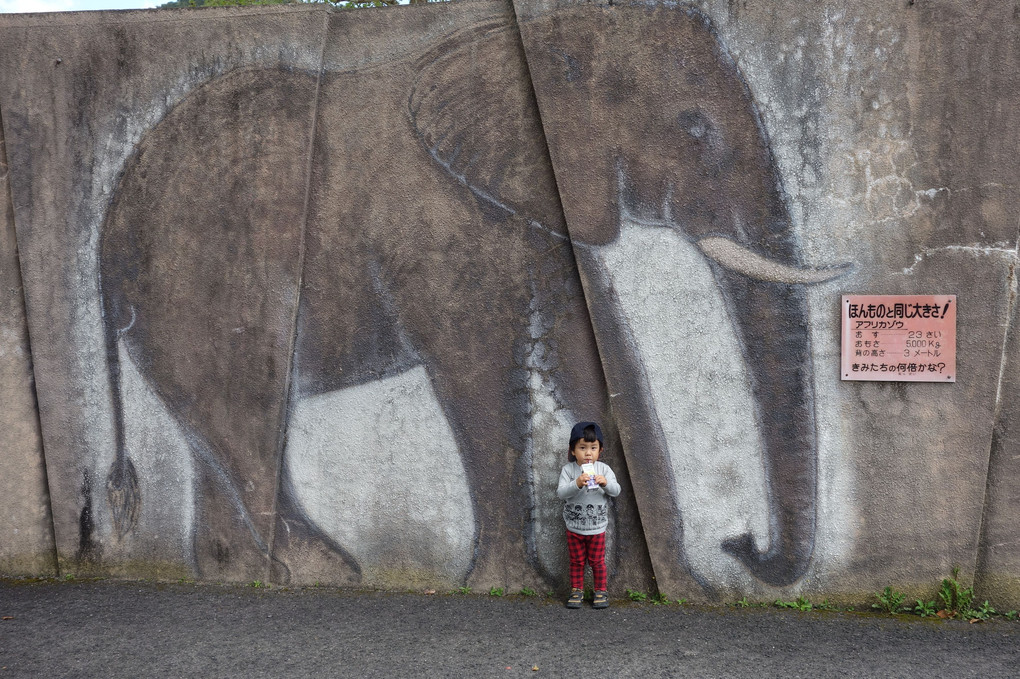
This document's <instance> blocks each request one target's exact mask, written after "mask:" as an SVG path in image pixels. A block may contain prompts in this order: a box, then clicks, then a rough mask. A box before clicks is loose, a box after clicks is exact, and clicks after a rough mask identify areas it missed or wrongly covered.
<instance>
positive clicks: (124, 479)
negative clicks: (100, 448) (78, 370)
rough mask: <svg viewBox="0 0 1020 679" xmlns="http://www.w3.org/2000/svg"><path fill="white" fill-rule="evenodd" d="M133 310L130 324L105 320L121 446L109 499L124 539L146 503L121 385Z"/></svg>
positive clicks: (110, 476)
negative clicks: (123, 344)
mask: <svg viewBox="0 0 1020 679" xmlns="http://www.w3.org/2000/svg"><path fill="white" fill-rule="evenodd" d="M130 309H131V315H130V319H129V320H128V322H127V323H126V324H124V325H122V326H121V324H120V323H118V319H117V318H116V314H110V313H108V314H106V315H105V318H104V323H103V325H104V331H105V332H104V334H105V340H106V363H107V368H108V374H109V376H110V396H111V399H112V406H113V420H114V435H115V440H116V446H117V449H116V455H115V456H114V460H113V464H112V465H111V466H110V471H109V473H108V474H107V476H106V501H107V504H109V506H110V513H111V514H112V516H113V527H114V531H115V533H116V535H117V538H118V539H122V538H123V537H124V536H125V535H127V534H128V533H129V532H131V530H132V529H133V528H134V527H135V525H136V524H137V523H138V514H139V509H140V507H141V503H142V502H141V493H140V492H139V489H138V473H137V472H136V471H135V465H134V463H133V462H131V458H130V457H129V456H128V454H127V450H126V447H125V441H124V439H125V436H124V392H123V388H122V384H121V366H120V338H121V337H122V336H123V335H124V334H125V333H127V332H128V331H130V330H131V328H132V327H133V326H134V324H135V320H136V318H135V310H134V307H131V308H130ZM117 326H120V327H117Z"/></svg>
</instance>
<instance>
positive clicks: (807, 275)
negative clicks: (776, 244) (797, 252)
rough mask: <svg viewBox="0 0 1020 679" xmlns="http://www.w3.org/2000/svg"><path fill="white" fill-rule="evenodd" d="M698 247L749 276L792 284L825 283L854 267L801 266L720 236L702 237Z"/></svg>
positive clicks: (844, 265) (718, 261)
mask: <svg viewBox="0 0 1020 679" xmlns="http://www.w3.org/2000/svg"><path fill="white" fill-rule="evenodd" d="M698 247H699V248H701V251H702V252H703V253H704V254H705V256H706V257H708V258H709V259H711V260H712V261H713V262H715V263H716V264H718V265H719V266H721V267H723V268H726V269H729V270H730V271H735V272H736V273H739V274H742V275H744V276H747V277H748V278H754V279H756V280H761V281H769V282H772V283H788V284H792V285H811V284H813V283H823V282H825V281H829V280H832V279H833V278H837V277H839V276H842V275H843V274H845V273H847V272H848V271H850V269H852V268H853V265H852V264H842V265H840V266H837V267H832V268H827V269H798V268H797V267H794V266H790V265H789V264H781V263H779V262H775V261H773V260H771V259H768V258H766V257H762V256H761V255H759V254H757V253H755V252H752V251H751V250H749V249H748V248H746V247H744V246H743V245H740V244H739V243H735V242H733V241H732V240H730V239H729V238H723V237H721V236H710V237H708V238H702V239H701V240H699V241H698Z"/></svg>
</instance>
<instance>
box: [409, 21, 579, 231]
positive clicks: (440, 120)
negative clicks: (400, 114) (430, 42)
mask: <svg viewBox="0 0 1020 679" xmlns="http://www.w3.org/2000/svg"><path fill="white" fill-rule="evenodd" d="M408 107H409V113H410V118H411V123H412V125H413V126H414V129H415V131H416V132H417V134H418V137H419V139H420V141H421V143H422V145H423V146H424V147H425V149H426V151H427V152H428V153H429V155H430V156H432V158H433V160H434V161H435V162H436V163H437V164H438V165H439V166H440V167H442V168H443V169H444V170H445V171H446V172H448V173H449V174H450V175H451V176H453V177H454V178H455V179H457V180H458V181H460V182H462V183H464V184H465V185H466V186H467V187H468V188H469V189H470V190H471V191H472V193H474V194H475V195H476V196H477V197H478V198H479V199H481V200H484V201H486V202H488V203H489V204H491V205H494V206H496V207H498V208H500V209H503V210H506V211H507V212H510V213H514V214H519V215H521V216H523V217H525V218H527V219H529V220H531V221H532V222H536V223H537V224H538V225H539V226H541V227H542V228H544V229H546V230H548V231H551V232H553V233H555V234H557V235H560V236H563V237H566V235H567V230H566V224H565V223H564V219H563V209H562V207H561V206H560V201H559V194H558V192H557V190H556V180H555V177H554V176H553V170H552V165H551V163H550V161H549V154H548V149H547V147H546V142H545V135H544V134H543V132H542V124H541V121H540V119H539V116H538V106H537V104H536V102H535V95H534V92H533V91H532V89H531V80H530V77H529V75H528V68H527V64H526V62H525V60H524V51H523V49H522V47H521V40H520V33H519V32H518V30H517V27H516V25H514V24H507V23H506V22H497V23H490V24H485V25H482V26H477V27H473V28H471V29H468V30H466V31H462V32H460V33H456V34H454V35H453V36H452V37H450V38H449V39H448V40H446V41H444V42H443V44H442V45H440V46H439V47H437V48H436V49H434V50H432V51H430V52H428V53H426V54H425V55H423V56H422V58H421V60H420V61H419V64H418V72H417V76H416V78H415V80H414V84H413V87H412V89H411V96H410V97H409V99H408Z"/></svg>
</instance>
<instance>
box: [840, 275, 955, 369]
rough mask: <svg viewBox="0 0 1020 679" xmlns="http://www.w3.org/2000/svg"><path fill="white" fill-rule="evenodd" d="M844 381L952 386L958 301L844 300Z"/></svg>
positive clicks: (910, 298) (861, 297)
mask: <svg viewBox="0 0 1020 679" xmlns="http://www.w3.org/2000/svg"><path fill="white" fill-rule="evenodd" d="M842 344H843V351H842V356H843V360H842V366H841V368H842V369H841V370H840V373H841V375H842V378H843V379H844V380H881V381H889V382H955V381H956V295H843V343H842Z"/></svg>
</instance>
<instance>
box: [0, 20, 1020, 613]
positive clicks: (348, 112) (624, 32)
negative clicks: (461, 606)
mask: <svg viewBox="0 0 1020 679" xmlns="http://www.w3.org/2000/svg"><path fill="white" fill-rule="evenodd" d="M1013 11H1014V8H1013V6H1012V5H1009V4H1004V3H997V4H988V5H987V6H983V7H977V6H974V5H973V3H967V2H962V1H956V0H943V1H940V2H917V3H914V4H908V3H893V4H890V3H886V2H879V1H877V0H875V1H873V2H864V3H857V4H854V5H852V6H850V5H847V4H845V3H842V2H822V3H807V4H805V3H785V4H779V3H773V2H747V3H733V2H723V1H722V0H711V1H705V2H699V3H695V4H693V5H691V6H686V5H673V4H670V3H662V4H658V3H638V4H634V5H630V4H621V3H612V5H611V6H610V4H609V3H602V2H566V1H565V0H563V1H561V0H548V1H544V2H538V3H518V5H517V7H516V9H514V7H512V6H511V4H510V3H507V2H494V1H489V0H478V1H474V2H472V1H463V2H457V3H451V4H441V5H437V6H427V7H413V8H394V9H386V10H381V11H373V10H366V11H358V12H335V11H331V10H327V9H325V8H281V9H252V10H203V11H195V12H190V11H181V12H131V13H118V14H116V15H106V14H81V15H70V16H27V17H26V16H13V15H12V16H5V17H0V37H2V45H3V47H2V48H0V73H3V74H4V75H3V76H0V111H2V113H3V122H4V131H5V134H6V139H7V145H8V157H9V161H10V168H11V174H10V176H11V195H12V196H13V200H12V204H13V212H12V214H13V219H14V222H13V223H14V225H15V226H16V229H17V236H18V238H17V241H18V246H19V248H20V254H21V267H22V270H23V271H24V273H25V288H26V298H27V309H28V323H29V327H30V329H31V336H32V340H33V354H34V356H33V358H34V368H35V379H36V382H37V388H38V390H39V397H38V398H39V410H40V417H41V422H42V432H43V437H44V441H45V450H46V461H47V471H48V472H49V486H50V487H49V491H50V497H51V498H52V500H53V507H54V517H53V521H54V527H55V533H56V545H57V552H58V554H59V556H60V559H61V563H62V566H63V567H65V568H68V569H73V570H85V569H88V568H89V567H93V568H96V569H98V570H101V571H102V572H108V573H131V574H155V575H158V576H160V577H169V576H179V575H185V574H187V575H192V574H197V575H199V576H201V577H203V578H210V579H225V580H233V581H250V580H254V579H262V580H266V579H270V580H273V581H277V582H287V581H292V582H315V581H320V582H329V583H336V584H353V583H360V584H366V585H376V586H384V587H403V586H412V585H413V586H428V584H430V583H434V584H437V585H440V586H453V585H457V584H461V583H467V584H470V585H472V586H473V587H475V588H476V590H477V589H487V588H488V587H491V586H505V587H510V588H511V589H516V588H519V587H520V586H524V585H527V586H530V587H534V588H539V587H556V586H560V585H561V584H562V582H563V576H564V575H565V573H564V570H563V537H562V529H561V525H562V524H561V522H560V520H559V517H558V515H557V514H558V510H559V504H558V502H557V501H556V500H555V498H554V497H553V495H552V485H553V484H554V482H555V475H556V472H557V470H558V468H559V466H560V465H561V464H562V462H563V457H564V450H563V447H564V441H563V438H564V436H565V435H566V431H568V430H569V426H570V424H571V423H572V422H573V421H575V420H579V419H601V420H603V421H604V422H605V423H606V424H607V426H606V430H607V434H608V435H609V439H610V446H609V450H608V451H607V458H606V459H607V460H608V461H609V462H610V464H612V465H613V466H614V468H615V469H616V470H617V472H618V473H619V474H620V475H621V477H622V480H623V481H624V485H625V493H624V495H623V496H622V497H621V498H620V501H619V502H618V503H617V505H616V517H615V522H616V523H615V525H614V528H613V529H611V535H612V539H613V541H614V542H613V545H612V552H613V557H612V560H613V562H614V563H615V564H616V566H615V567H616V569H617V570H616V573H615V577H614V579H613V587H614V588H618V589H623V588H626V587H634V588H638V589H645V588H646V587H650V585H651V584H652V577H653V575H654V577H655V581H654V582H655V583H657V584H658V586H659V587H660V588H661V589H662V590H663V591H667V592H670V593H672V594H674V595H675V596H686V597H688V598H692V599H698V598H705V599H716V600H718V599H726V598H732V599H739V598H740V597H741V596H744V595H746V596H748V597H749V598H752V599H760V600H774V599H775V598H777V597H782V598H785V599H790V598H794V597H796V596H800V595H806V596H812V597H815V598H818V597H822V596H828V597H829V598H831V599H840V598H842V599H845V600H853V601H859V600H861V599H863V598H867V597H869V596H870V595H871V593H872V592H874V591H876V590H879V589H881V588H882V587H884V586H885V585H893V586H895V587H897V588H898V589H903V590H906V591H908V593H910V594H911V595H912V596H917V597H921V596H924V597H926V598H932V597H933V589H934V587H935V585H936V584H937V582H938V580H939V579H940V578H941V577H944V576H946V575H948V574H949V573H950V571H951V569H952V568H953V567H954V566H960V567H961V568H962V576H963V578H964V580H970V579H971V578H974V579H975V582H976V583H977V584H978V586H979V588H986V589H987V593H986V594H983V593H982V591H981V590H980V589H979V591H978V595H979V596H987V597H990V598H993V599H995V601H994V603H996V605H998V606H999V607H1015V606H1016V605H1017V603H1020V598H1018V597H1020V590H1018V586H1017V578H1018V577H1020V533H1018V532H1017V531H1018V528H1017V521H1016V518H1017V498H1016V493H1015V490H1014V489H1015V487H1016V485H1017V483H1018V482H1020V480H1018V479H1017V476H1018V474H1020V469H1018V467H1017V464H1016V459H1017V453H1016V445H1017V444H1016V441H1014V439H1015V435H1014V434H1013V433H1012V432H1013V430H1014V429H1015V428H1016V427H1015V424H1014V422H1013V421H1014V420H1015V419H1016V417H1018V414H1017V413H1015V412H1014V406H1013V402H1014V401H1015V400H1016V399H1015V398H1014V396H1015V394H1016V392H1017V389H1018V388H1020V384H1018V379H1020V377H1018V373H1017V371H1016V361H1015V360H1014V358H1015V355H1016V351H1017V347H1016V346H1015V345H1016V342H1017V340H1016V337H1015V334H1016V333H1015V329H1014V328H1013V323H1014V317H1015V313H1016V312H1015V308H1014V305H1015V300H1014V296H1015V290H1016V281H1015V272H1014V268H1015V264H1016V261H1017V246H1018V243H1017V224H1018V223H1020V209H1018V208H1020V206H1018V205H1017V201H1016V198H1015V196H1016V191H1015V188H1016V180H1015V177H1016V175H1017V162H1018V161H1017V158H1016V148H1018V147H1020V144H1018V142H1020V139H1018V138H1017V137H1018V135H1020V125H1018V123H1020V121H1018V120H1017V119H1016V118H1017V116H1020V106H1017V102H1018V100H1020V90H1018V82H1017V78H1018V76H1017V73H1018V72H1020V69H1018V68H1017V67H1018V66H1020V64H1017V63H1016V62H1017V60H1018V59H1020V56H1018V55H1020V53H1018V51H1017V50H1016V42H1017V34H1016V31H1017V30H1018V29H1017V27H1016V22H1015V20H1014V18H1013ZM521 36H523V38H522V37H521ZM536 100H537V101H536ZM540 114H541V115H540ZM568 235H569V239H568ZM720 241H726V242H728V243H729V245H731V246H732V245H737V246H740V247H741V248H743V250H744V253H745V256H744V258H743V262H741V261H737V260H739V259H740V258H736V259H732V258H731V259H726V258H725V257H723V256H720V255H719V254H718V252H719V250H717V249H716V247H715V246H717V245H718V244H719V242H720ZM747 252H751V253H753V254H755V255H759V256H762V257H769V258H771V259H772V260H774V261H775V262H778V263H779V264H780V265H782V266H780V267H778V268H772V269H768V268H765V267H760V266H758V264H756V262H758V260H755V259H754V258H750V259H748V258H747V257H746V253H747ZM575 258H576V259H575ZM575 261H576V262H577V264H575ZM748 261H750V262H751V263H752V264H751V265H747V262H748ZM101 262H102V265H100V264H101ZM844 265H848V266H847V267H844ZM755 267H758V268H757V269H756V268H755ZM578 268H579V269H580V273H579V272H578ZM816 269H822V270H825V269H829V270H830V271H831V273H832V274H833V275H835V274H840V273H841V274H842V275H841V276H838V277H835V278H831V279H830V280H820V278H825V276H824V275H822V276H820V277H815V278H811V276H810V275H809V273H810V272H811V271H812V270H816ZM774 271H780V272H781V273H782V276H786V277H787V278H778V279H777V278H776V277H775V276H776V275H778V274H774V273H773V272H774ZM805 272H808V273H805ZM770 276H772V278H769V277H770ZM798 276H800V279H798V278H797V277H798ZM582 280H583V286H582ZM809 280H815V281H819V280H820V282H814V283H810V284H807V283H805V281H809ZM299 282H300V286H299ZM848 293H857V294H864V293H873V294H911V293H916V294H935V293H937V294H956V295H957V296H958V302H959V316H958V373H959V376H958V379H957V382H956V383H955V384H903V383H854V382H841V381H840V379H839V374H838V368H837V366H838V361H839V298H840V295H841V294H848ZM18 313H19V312H18V310H17V309H16V308H15V309H14V310H13V311H10V312H8V314H12V315H10V316H9V317H10V318H13V319H14V320H13V321H12V322H13V323H14V324H15V325H17V324H18V323H19V321H18V320H17V314H18ZM7 318H8V316H5V320H4V322H5V323H7V322H8V321H7ZM593 328H594V330H593ZM596 340H597V345H596ZM22 369H24V368H22ZM19 379H22V378H19ZM14 384H21V385H22V387H19V388H23V386H24V385H25V384H26V382H24V381H22V382H18V381H17V380H15V382H14ZM610 404H611V405H610ZM119 413H120V414H119ZM121 415H122V417H121ZM12 416H13V417H15V419H16V421H17V422H21V423H28V424H29V425H30V424H31V422H32V421H33V420H32V417H31V415H28V414H15V415H12ZM638 508H640V513H639V512H638ZM649 560H651V562H650V561H649ZM653 564H654V568H653Z"/></svg>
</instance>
